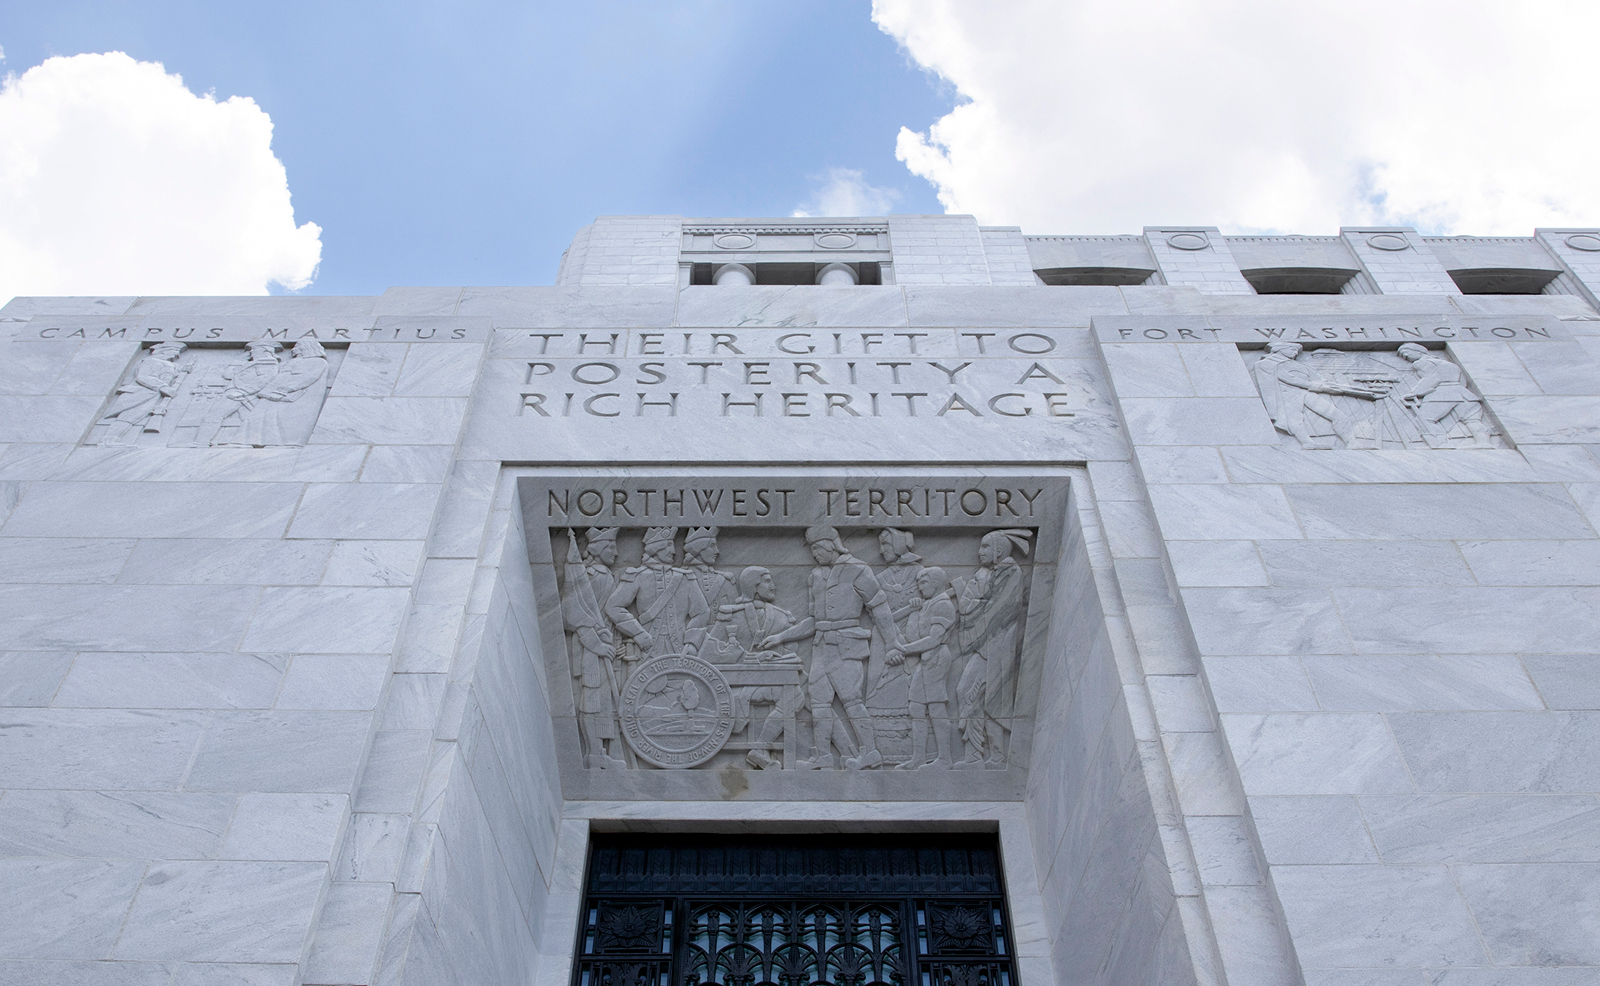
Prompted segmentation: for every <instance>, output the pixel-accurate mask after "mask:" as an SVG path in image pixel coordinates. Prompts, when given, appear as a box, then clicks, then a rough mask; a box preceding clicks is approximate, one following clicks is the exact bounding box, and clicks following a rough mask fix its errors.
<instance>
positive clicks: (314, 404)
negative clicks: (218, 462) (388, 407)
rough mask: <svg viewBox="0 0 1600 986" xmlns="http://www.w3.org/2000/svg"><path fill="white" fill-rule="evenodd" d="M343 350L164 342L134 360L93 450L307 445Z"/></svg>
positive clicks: (98, 425) (94, 435)
mask: <svg viewBox="0 0 1600 986" xmlns="http://www.w3.org/2000/svg"><path fill="white" fill-rule="evenodd" d="M330 355H331V356H332V357H333V358H334V359H337V358H338V357H340V356H342V355H343V353H342V351H339V350H333V351H330V350H326V349H324V348H323V347H322V345H321V344H320V343H319V342H317V341H316V340H315V339H302V340H300V341H299V342H297V343H295V344H294V347H293V348H292V349H291V350H289V351H288V352H284V351H283V346H282V345H281V344H280V343H278V342H275V341H273V340H270V339H261V340H257V341H254V342H251V343H249V344H248V345H247V346H245V347H244V348H243V349H242V350H241V349H238V348H227V349H190V348H189V347H188V346H186V345H185V344H184V343H181V342H158V343H156V344H155V345H154V346H152V347H151V348H150V349H148V350H145V351H144V352H143V353H141V355H140V356H139V358H138V359H137V360H136V361H135V363H134V365H133V367H132V368H131V369H130V370H129V371H128V373H127V375H126V376H125V377H124V378H123V380H122V382H121V383H120V384H118V386H117V391H116V394H115V395H114V396H113V397H112V399H111V403H110V404H109V405H107V407H106V409H105V411H104V413H102V414H101V416H100V418H99V419H98V420H97V421H96V422H95V425H94V428H93V429H92V430H91V431H90V434H89V438H88V440H87V442H86V444H89V445H109V446H130V445H147V446H148V445H165V446H174V447H180V448H193V447H207V446H231V447H247V448H249V447H253V448H264V447H272V446H298V445H304V444H305V443H306V440H307V439H309V438H310V437H311V431H312V429H313V428H314V427H315V426H316V423H317V415H318V414H320V413H321V412H322V405H323V402H324V401H325V400H326V399H327V395H328V388H329V386H330V385H331V384H332V382H333V374H334V371H335V369H336V364H334V363H332V362H330Z"/></svg>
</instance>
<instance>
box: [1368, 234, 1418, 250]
mask: <svg viewBox="0 0 1600 986" xmlns="http://www.w3.org/2000/svg"><path fill="white" fill-rule="evenodd" d="M1367 246H1369V247H1372V249H1374V250H1389V251H1391V252H1393V251H1396V250H1406V249H1409V248H1410V246H1411V243H1410V241H1408V240H1407V239H1406V238H1405V237H1404V236H1398V235H1396V234H1394V233H1374V234H1373V235H1371V236H1369V237H1367Z"/></svg>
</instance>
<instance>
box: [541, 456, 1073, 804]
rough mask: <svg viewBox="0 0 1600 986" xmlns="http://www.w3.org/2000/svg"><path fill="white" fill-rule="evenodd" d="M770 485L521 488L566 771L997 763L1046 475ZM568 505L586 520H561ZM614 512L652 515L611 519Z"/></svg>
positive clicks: (1000, 766)
mask: <svg viewBox="0 0 1600 986" xmlns="http://www.w3.org/2000/svg"><path fill="white" fill-rule="evenodd" d="M1053 482H1054V483H1055V485H1060V483H1059V480H1057V481H1053ZM790 486H791V487H793V488H788V489H779V488H761V487H755V488H749V489H745V488H737V487H725V488H724V487H713V486H710V485H705V484H701V485H700V486H699V487H698V488H665V489H660V488H658V489H650V488H649V487H648V486H646V487H643V488H634V489H629V490H622V489H588V490H584V489H582V488H570V489H565V488H564V489H561V490H559V491H558V490H556V489H548V490H545V491H543V492H542V493H540V494H539V495H540V496H543V497H545V501H544V502H537V501H534V502H531V503H529V502H528V501H525V505H524V509H525V510H533V509H537V511H538V512H539V513H541V514H544V515H546V516H542V517H540V518H539V519H540V520H544V521H546V523H547V524H549V526H548V527H547V530H548V538H549V541H548V543H549V545H550V555H549V558H550V566H549V573H550V574H549V579H550V581H551V582H552V583H553V584H554V585H553V588H554V589H555V590H556V592H557V594H558V599H559V601H558V603H557V605H558V608H559V613H560V623H561V627H562V630H563V636H564V639H563V641H562V643H563V644H564V647H563V648H562V650H563V653H562V655H561V656H562V658H563V659H564V661H565V665H564V667H563V668H562V670H564V671H565V672H567V675H568V677H569V678H570V680H571V683H572V692H571V694H572V701H573V718H574V720H575V724H576V732H577V739H578V749H579V751H580V752H579V756H580V758H581V764H582V765H583V766H584V767H585V768H587V769H589V770H606V771H627V770H653V769H657V768H668V769H672V768H697V767H698V768H715V769H719V770H726V769H730V768H732V769H739V770H760V771H829V770H841V771H905V772H913V771H914V772H926V773H929V774H931V773H935V772H943V771H1003V770H1005V769H1006V768H1007V767H1008V766H1009V765H1011V764H1012V763H1013V752H1014V748H1015V743H1014V737H1013V733H1014V732H1015V730H1016V729H1017V723H1018V719H1019V716H1021V715H1023V713H1019V711H1018V691H1019V686H1018V682H1019V680H1020V679H1021V678H1022V673H1021V669H1022V664H1023V661H1024V651H1025V649H1026V648H1025V646H1024V645H1025V643H1027V642H1030V641H1027V640H1026V638H1028V637H1029V633H1028V631H1027V616H1028V613H1029V602H1030V599H1031V598H1033V594H1034V592H1035V591H1037V590H1036V589H1035V588H1034V586H1033V584H1032V582H1033V576H1034V569H1035V564H1036V562H1035V559H1036V557H1037V554H1038V550H1039V547H1040V544H1041V536H1040V525H1041V522H1042V521H1046V520H1047V518H1046V517H1045V516H1044V511H1045V509H1046V503H1047V502H1048V503H1049V504H1050V507H1051V509H1057V510H1058V509H1059V506H1060V504H1061V503H1062V502H1063V500H1064V489H1061V490H1052V491H1050V492H1049V493H1046V490H1045V488H1044V486H1041V485H1039V484H1035V483H1018V484H1017V485H1016V486H1015V487H1011V488H1007V487H1005V486H1000V487H996V486H994V485H993V484H987V485H986V486H985V487H984V488H981V489H980V488H978V487H975V486H972V485H971V484H970V483H969V484H968V485H967V486H966V487H965V488H962V487H958V486H954V485H951V486H945V487H943V488H939V489H934V488H930V487H926V486H922V485H920V484H917V485H911V484H903V485H900V486H895V485H892V484H891V483H889V482H883V483H879V484H876V485H873V486H863V487H862V488H859V489H858V488H852V487H849V486H847V485H845V484H844V483H839V484H837V485H836V486H821V485H817V486H815V488H810V489H808V488H805V487H804V486H803V485H802V484H801V483H793V484H790ZM524 495H525V496H527V495H528V494H527V493H526V491H525V492H524ZM580 498H582V499H581V500H580ZM529 500H532V498H531V497H529ZM647 500H648V506H647V505H646V504H647ZM580 502H581V503H582V504H583V510H584V511H585V512H591V513H593V514H596V515H601V514H603V515H604V516H603V517H601V516H596V517H595V518H594V519H595V521H598V522H593V523H590V524H587V525H579V524H577V523H570V524H569V523H565V521H568V520H576V519H581V514H580ZM563 506H564V507H565V510H563V509H562V508H563ZM869 508H870V510H871V513H872V516H873V517H874V518H875V519H876V522H875V523H873V524H871V526H867V525H866V517H867V511H868V509H869ZM736 510H737V511H738V513H735V511H736ZM756 510H761V511H763V515H762V516H761V517H760V518H759V519H760V520H762V521H765V523H749V522H747V523H739V522H738V521H739V520H740V519H741V518H740V517H739V516H738V514H739V513H742V514H745V515H746V518H745V519H746V520H747V521H754V520H756V519H757V518H756V517H755V516H752V515H753V514H754V512H755V511H756ZM568 511H570V512H571V513H572V514H574V515H576V516H574V517H572V518H567V517H563V516H561V515H562V514H564V513H565V512H568ZM830 511H831V513H832V514H833V515H834V516H829V512H830ZM629 512H632V513H633V514H635V515H639V514H642V513H649V514H655V515H660V516H659V518H658V519H660V520H662V521H663V522H662V523H645V524H640V523H639V522H638V521H637V520H635V522H634V523H631V524H615V525H614V526H613V525H612V524H611V523H610V521H611V519H612V517H611V515H612V514H614V513H615V514H621V515H623V516H624V517H625V516H626V514H627V513H629ZM702 513H703V514H705V515H708V519H714V520H717V521H719V522H718V523H705V524H697V523H693V522H692V520H693V519H695V518H696V515H697V514H702ZM896 513H898V514H899V516H898V517H897V516H896ZM948 514H954V516H953V517H951V516H947V515H948ZM997 514H998V517H999V518H1003V519H1006V520H1010V521H1011V523H1008V524H1001V523H996V520H995V519H996V516H997ZM718 515H722V516H718ZM785 515H787V516H785ZM819 515H820V516H819ZM680 517H681V518H682V520H688V521H691V522H689V523H683V522H679V523H667V522H666V521H668V520H679V518H680ZM885 517H887V518H888V521H889V522H885V521H884V518H885ZM829 520H834V521H838V523H829V522H828V521H829ZM550 521H561V522H563V523H562V524H561V526H557V525H556V524H550V523H549V522H550ZM730 521H731V522H730ZM805 521H815V522H811V523H806V522H805ZM1059 521H1060V514H1059V512H1057V513H1056V514H1055V515H1054V516H1052V517H1049V518H1048V523H1049V525H1050V526H1052V527H1054V526H1055V525H1057V524H1059ZM1053 537H1057V538H1058V537H1059V535H1058V534H1056V535H1053ZM1052 561H1053V558H1052ZM538 569H539V566H538V565H537V561H536V570H538ZM547 611H548V610H547ZM1038 615H1039V617H1040V622H1043V614H1038ZM546 633H547V639H548V631H546ZM1035 636H1040V635H1039V634H1035ZM1031 643H1032V644H1033V645H1034V646H1035V648H1037V646H1038V645H1039V644H1040V641H1039V640H1033V641H1031ZM549 665H550V662H548V661H547V666H549ZM552 671H554V668H552ZM1029 709H1030V711H1028V712H1027V713H1026V714H1027V715H1031V705H1030V706H1029Z"/></svg>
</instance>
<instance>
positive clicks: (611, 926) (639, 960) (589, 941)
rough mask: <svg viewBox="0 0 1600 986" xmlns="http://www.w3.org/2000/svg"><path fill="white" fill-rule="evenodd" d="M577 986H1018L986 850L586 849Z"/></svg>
mask: <svg viewBox="0 0 1600 986" xmlns="http://www.w3.org/2000/svg"><path fill="white" fill-rule="evenodd" d="M572 981H573V986H1019V984H1018V983H1017V980H1016V971H1015V968H1014V967H1013V965H1012V942H1011V930H1010V923H1009V920H1008V918H1007V916H1006V905H1005V890H1004V886H1003V883H1002V880H1001V876H1000V862H999V854H998V852H997V848H996V845H995V840H994V838H993V837H992V836H968V835H942V836H904V835H899V836H803V837H802V836H791V837H778V838H763V839H757V838H739V837H707V836H694V837H688V836H607V835H598V836H596V837H595V838H594V841H593V844H592V845H591V849H590V855H589V875H588V879H587V895H586V897H585V899H584V910H583V920H582V922H581V927H580V929H579V937H578V955H577V961H576V962H575V963H574V964H573V979H572Z"/></svg>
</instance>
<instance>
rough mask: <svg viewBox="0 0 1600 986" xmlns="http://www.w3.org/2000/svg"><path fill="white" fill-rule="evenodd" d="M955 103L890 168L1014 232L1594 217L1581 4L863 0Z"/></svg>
mask: <svg viewBox="0 0 1600 986" xmlns="http://www.w3.org/2000/svg"><path fill="white" fill-rule="evenodd" d="M872 15H873V19H874V21H876V22H877V24H878V26H879V27H880V28H881V29H882V30H884V31H885V32H887V33H889V34H890V35H892V36H893V37H895V38H896V39H898V40H899V41H900V43H901V44H902V45H903V46H904V47H905V49H906V50H907V52H908V53H909V54H910V55H911V57H912V58H914V59H915V60H916V61H917V62H918V63H919V64H921V65H922V66H924V67H925V68H927V69H930V70H931V71H933V72H936V73H937V74H938V75H940V76H942V77H943V78H945V79H947V80H949V82H950V83H952V84H953V85H954V86H955V87H956V89H957V90H959V92H960V93H961V94H962V95H963V96H964V97H965V98H966V99H967V100H968V101H967V102H965V103H963V104H962V105H959V106H957V107H956V108H955V109H954V110H953V111H952V112H950V113H949V114H948V115H946V116H945V117H943V118H942V119H940V120H939V121H937V122H936V123H934V124H933V125H932V126H931V127H930V128H929V129H928V130H926V131H925V132H922V133H917V132H913V131H912V130H910V129H906V128H902V129H901V131H900V135H899V140H898V142H897V145H896V153H897V156H898V157H899V158H900V159H901V160H902V161H904V162H905V163H906V165H907V167H909V168H910V169H911V171H912V172H914V173H915V174H918V175H920V176H922V177H924V178H926V179H928V180H929V181H930V182H932V183H933V185H934V186H935V188H936V189H937V190H938V193H939V199H940V201H941V202H942V203H943V204H944V206H945V208H946V209H947V210H949V211H951V212H970V213H974V214H976V215H977V216H978V218H979V220H980V221H982V222H986V223H1004V224H1020V225H1022V226H1023V227H1024V228H1026V229H1028V230H1029V231H1031V232H1037V233H1113V232H1136V231H1138V230H1139V228H1140V227H1142V226H1144V225H1155V224H1158V223H1159V224H1167V223H1170V224H1180V223H1181V224H1196V225H1219V226H1221V227H1223V228H1224V229H1225V230H1232V231H1241V232H1242V231H1268V230H1275V231H1283V232H1300V233H1332V232H1333V231H1334V229H1335V228H1336V227H1338V226H1340V225H1361V224H1377V223H1383V224H1394V225H1416V226H1418V227H1420V228H1423V229H1424V230H1428V231H1440V232H1445V231H1449V232H1463V233H1478V234H1511V235H1521V236H1526V235H1529V234H1530V233H1531V232H1532V230H1533V227H1534V226H1536V225H1540V226H1553V225H1593V224H1597V223H1600V182H1596V181H1595V180H1594V169H1595V162H1596V161H1597V160H1600V127H1596V125H1595V124H1596V119H1595V116H1596V109H1595V106H1596V104H1595V100H1594V90H1593V89H1592V88H1591V87H1592V86H1593V85H1594V73H1593V68H1592V64H1593V62H1592V52H1591V51H1590V50H1589V49H1590V48H1591V47H1592V43H1593V42H1592V39H1593V38H1594V36H1595V33H1596V30H1597V29H1600V4H1595V3H1593V2H1592V0H1524V2H1522V3H1516V4H1510V3H1505V2H1504V0H1450V2H1442V0H1341V2H1338V3H1334V2H1330V0H1311V2H1301V3H1284V2H1283V0H1149V2H1147V3H1144V4H1140V5H1138V6H1137V7H1133V6H1129V5H1128V4H1125V3H1122V2H1120V0H1009V2H1005V3H995V2H984V3H978V2H972V0H873V7H872Z"/></svg>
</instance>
